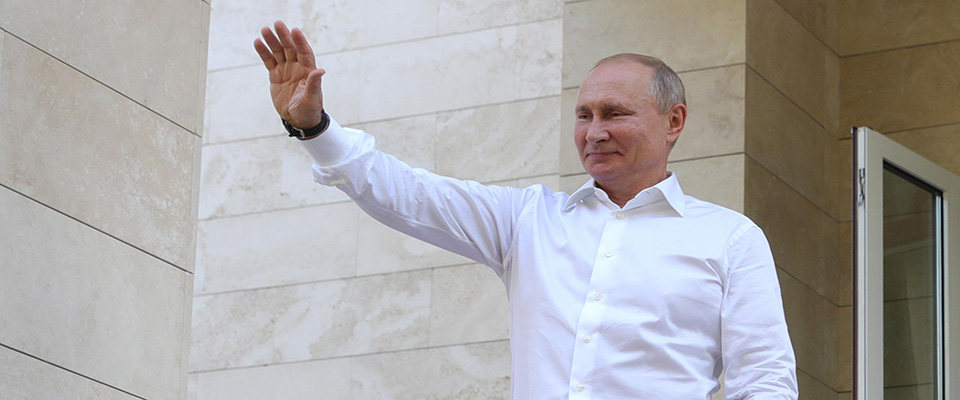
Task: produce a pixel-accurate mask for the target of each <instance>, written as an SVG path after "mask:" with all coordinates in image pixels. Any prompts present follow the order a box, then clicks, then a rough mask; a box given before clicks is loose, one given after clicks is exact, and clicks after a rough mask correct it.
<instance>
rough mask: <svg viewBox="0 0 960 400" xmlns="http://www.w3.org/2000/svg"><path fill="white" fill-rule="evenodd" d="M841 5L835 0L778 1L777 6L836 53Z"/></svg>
mask: <svg viewBox="0 0 960 400" xmlns="http://www.w3.org/2000/svg"><path fill="white" fill-rule="evenodd" d="M839 3H840V2H837V1H833V0H777V4H779V5H780V6H781V7H783V9H784V10H786V11H787V13H789V14H790V15H791V16H792V17H793V18H795V19H796V20H797V22H800V24H801V25H803V27H804V28H807V30H809V31H810V32H811V33H813V35H814V36H816V37H817V39H819V40H820V41H821V42H823V43H824V44H825V45H827V47H829V48H830V49H831V51H833V52H834V53H837V51H838V49H839V33H838V32H837V31H838V23H837V20H838V19H839V14H840V11H839V8H840V6H839Z"/></svg>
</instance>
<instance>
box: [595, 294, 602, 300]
mask: <svg viewBox="0 0 960 400" xmlns="http://www.w3.org/2000/svg"><path fill="white" fill-rule="evenodd" d="M600 300H603V295H602V294H600V293H597V294H595V295H593V301H600Z"/></svg>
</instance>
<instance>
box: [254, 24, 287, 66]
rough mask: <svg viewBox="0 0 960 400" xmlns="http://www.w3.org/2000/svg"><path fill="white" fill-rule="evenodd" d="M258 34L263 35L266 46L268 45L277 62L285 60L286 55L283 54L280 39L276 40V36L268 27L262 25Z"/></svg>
mask: <svg viewBox="0 0 960 400" xmlns="http://www.w3.org/2000/svg"><path fill="white" fill-rule="evenodd" d="M260 36H263V41H264V42H266V43H267V46H268V47H270V52H271V53H273V57H274V58H275V59H276V60H277V62H284V61H286V60H287V57H286V56H284V54H283V45H281V44H280V41H279V40H277V36H276V35H274V34H273V31H271V30H270V28H268V27H266V26H265V27H263V28H262V29H260Z"/></svg>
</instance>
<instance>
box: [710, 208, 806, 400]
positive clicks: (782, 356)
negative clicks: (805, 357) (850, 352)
mask: <svg viewBox="0 0 960 400" xmlns="http://www.w3.org/2000/svg"><path fill="white" fill-rule="evenodd" d="M727 261H728V270H727V285H726V287H725V289H724V300H723V304H722V307H721V310H720V316H721V329H722V331H721V332H722V333H721V335H722V337H721V343H722V346H723V349H722V351H723V355H722V357H723V364H724V365H723V366H724V370H725V381H724V383H725V388H724V390H725V393H726V397H727V399H736V400H759V399H764V400H766V399H776V400H781V399H782V400H795V399H797V397H798V391H797V376H796V360H795V358H794V353H793V346H792V345H791V344H790V336H789V334H788V332H787V323H786V320H785V318H784V315H783V301H782V300H781V296H780V284H779V281H778V280H777V271H776V267H775V265H774V262H773V256H772V254H771V253H770V245H769V244H768V243H767V239H766V237H765V236H764V235H763V232H762V231H761V230H760V228H758V227H756V226H755V225H752V224H751V225H750V226H748V227H746V228H745V229H741V232H740V233H739V234H737V235H734V237H732V238H731V244H730V246H729V248H728V254H727Z"/></svg>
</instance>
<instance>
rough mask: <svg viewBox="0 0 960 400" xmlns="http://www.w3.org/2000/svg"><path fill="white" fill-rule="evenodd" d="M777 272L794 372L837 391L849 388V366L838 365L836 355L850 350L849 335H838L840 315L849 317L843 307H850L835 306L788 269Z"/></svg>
mask: <svg viewBox="0 0 960 400" xmlns="http://www.w3.org/2000/svg"><path fill="white" fill-rule="evenodd" d="M777 272H778V275H779V277H780V289H781V293H782V296H783V309H784V314H785V315H786V318H787V327H788V329H789V330H790V340H791V341H792V342H793V350H794V353H795V354H796V357H797V371H798V375H799V374H800V373H805V374H807V375H809V376H810V377H812V378H813V379H815V380H817V381H819V382H822V383H824V384H826V385H827V386H828V387H829V388H830V389H833V390H834V391H837V392H841V391H849V390H850V384H851V381H850V380H851V375H852V372H851V371H852V369H851V368H841V364H840V363H839V361H838V358H839V357H842V356H843V355H845V354H852V352H853V350H852V349H851V343H852V339H851V338H850V337H849V336H847V337H842V336H843V332H844V330H843V328H842V327H841V326H840V322H841V320H842V318H844V317H846V318H848V319H849V318H850V314H849V313H848V312H847V313H844V311H845V310H843V309H847V310H849V309H850V307H837V306H835V305H834V304H832V303H831V302H830V301H828V300H827V299H825V298H823V297H821V296H820V295H818V294H817V293H816V292H814V291H813V290H811V289H810V288H809V287H807V286H806V285H804V283H803V282H800V281H798V280H797V279H795V278H794V277H793V276H791V275H790V274H789V273H786V272H784V271H783V270H779V271H777ZM845 323H846V324H847V325H849V324H850V321H849V320H847V321H845ZM801 396H804V397H803V398H807V397H806V395H805V394H804V395H801ZM810 398H813V397H810Z"/></svg>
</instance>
